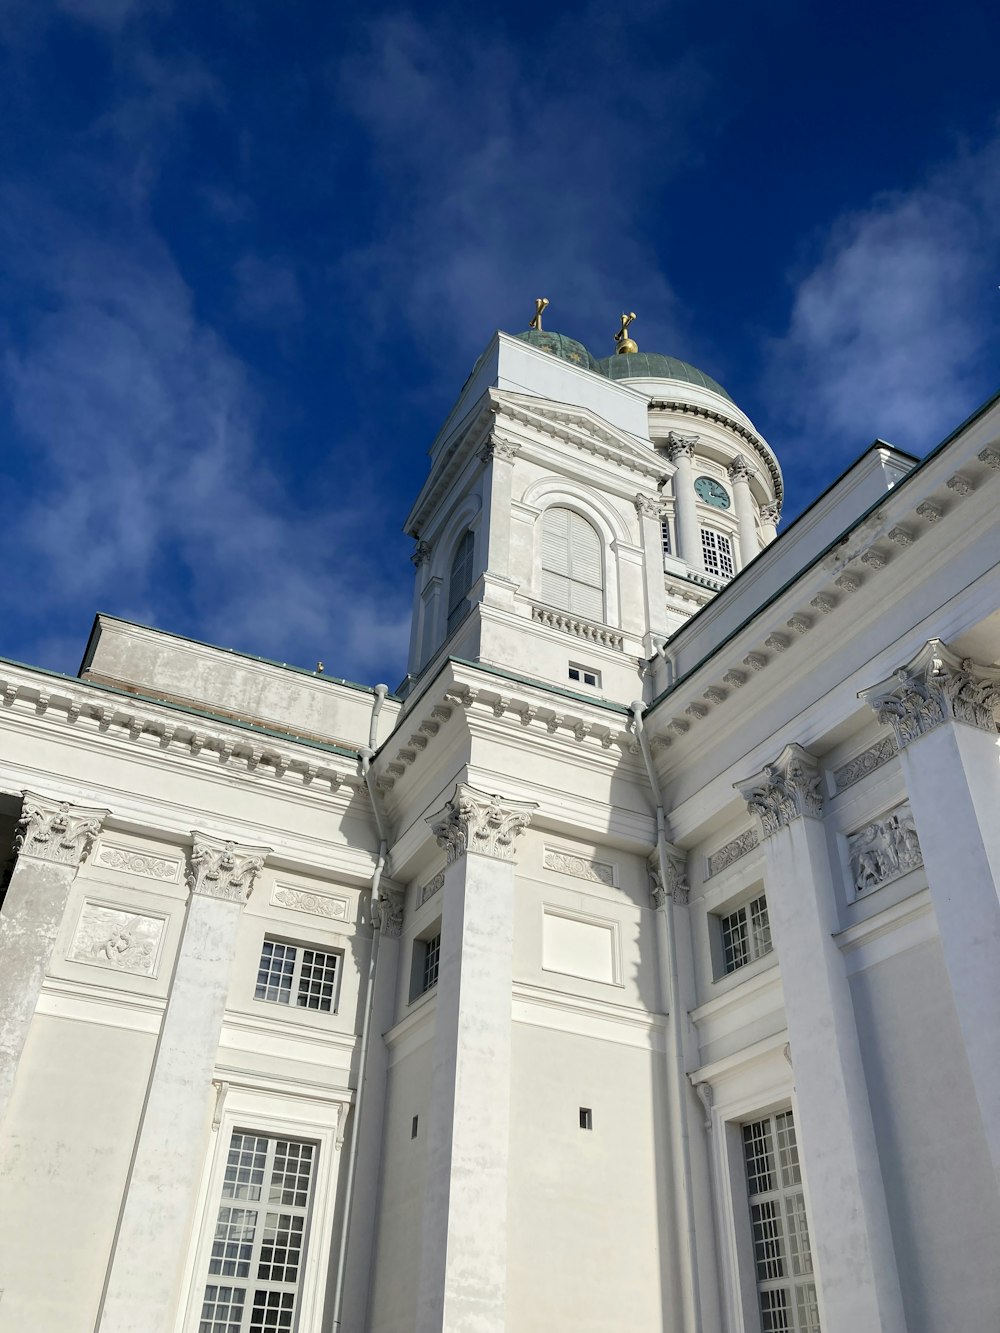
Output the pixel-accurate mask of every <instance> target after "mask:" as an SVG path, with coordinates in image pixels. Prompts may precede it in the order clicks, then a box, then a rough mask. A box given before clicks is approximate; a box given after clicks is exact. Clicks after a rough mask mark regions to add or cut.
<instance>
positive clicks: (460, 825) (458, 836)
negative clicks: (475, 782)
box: [427, 782, 538, 865]
mask: <svg viewBox="0 0 1000 1333" xmlns="http://www.w3.org/2000/svg"><path fill="white" fill-rule="evenodd" d="M537 809H538V806H537V805H536V804H535V803H534V801H505V800H502V799H501V798H500V797H499V796H495V795H490V794H489V793H488V792H484V791H477V790H476V788H475V787H469V786H466V784H465V783H464V782H460V783H458V785H457V786H456V787H455V794H454V796H453V797H452V798H451V800H450V801H449V802H448V804H447V805H446V806H445V807H444V809H443V810H442V811H441V812H440V813H439V814H436V815H432V816H431V818H430V819H428V821H427V822H428V824H430V826H431V830H432V832H433V833H434V836H435V838H437V840H438V843H439V844H440V846H441V847H443V848H444V850H445V852H446V854H447V856H448V864H449V865H451V863H452V861H457V860H458V858H459V857H460V856H464V855H465V854H466V852H477V853H478V854H479V855H480V856H492V857H493V858H494V859H495V860H498V861H513V859H514V839H515V838H516V837H517V836H518V835H519V834H521V833H523V832H524V830H525V829H526V828H527V827H528V825H529V824H530V823H531V816H532V815H533V814H534V812H535V810H537Z"/></svg>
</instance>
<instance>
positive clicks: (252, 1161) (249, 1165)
mask: <svg viewBox="0 0 1000 1333" xmlns="http://www.w3.org/2000/svg"><path fill="white" fill-rule="evenodd" d="M266 1158H267V1139H258V1138H255V1137H254V1136H253V1135H252V1134H234V1135H233V1141H232V1143H231V1144H230V1145H229V1161H228V1162H227V1163H226V1178H225V1181H224V1183H223V1186H222V1197H223V1198H224V1199H259V1198H260V1191H261V1186H262V1185H263V1183H264V1162H265V1160H266Z"/></svg>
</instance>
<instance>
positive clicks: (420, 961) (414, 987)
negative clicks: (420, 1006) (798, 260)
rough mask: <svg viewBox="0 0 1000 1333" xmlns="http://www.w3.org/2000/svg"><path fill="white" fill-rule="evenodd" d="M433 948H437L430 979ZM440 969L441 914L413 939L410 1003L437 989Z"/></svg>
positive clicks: (414, 1002)
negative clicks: (429, 978)
mask: <svg viewBox="0 0 1000 1333" xmlns="http://www.w3.org/2000/svg"><path fill="white" fill-rule="evenodd" d="M432 950H436V957H435V958H434V960H433V962H432V963H431V966H432V967H433V970H434V975H433V978H432V979H431V980H430V981H428V980H427V970H428V959H429V955H430V953H431V951H432ZM440 970H441V918H440V916H439V917H438V918H437V919H436V920H435V921H433V922H431V923H430V924H429V925H427V926H425V927H424V929H423V930H422V931H421V932H420V934H419V935H418V936H417V937H416V939H415V940H414V941H413V947H412V949H411V951H410V998H409V1003H410V1004H416V1003H417V1001H418V1000H422V999H423V998H424V997H425V996H427V995H430V993H431V991H433V990H435V989H436V987H437V983H438V976H439V975H440Z"/></svg>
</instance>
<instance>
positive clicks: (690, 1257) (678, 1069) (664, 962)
mask: <svg viewBox="0 0 1000 1333" xmlns="http://www.w3.org/2000/svg"><path fill="white" fill-rule="evenodd" d="M643 708H644V705H643V704H642V702H641V701H636V702H635V703H633V704H632V705H631V713H632V722H633V725H634V727H635V734H636V736H637V737H638V740H639V748H640V749H641V751H642V758H643V761H644V763H645V765H646V774H647V776H648V778H649V785H650V788H651V789H652V793H653V801H654V803H655V805H656V852H657V861H658V864H659V870H660V884H661V885H662V888H663V906H662V907H660V908H657V911H656V928H657V945H658V952H659V957H660V966H661V970H664V971H665V972H666V976H665V977H662V975H661V981H662V982H664V983H665V985H664V989H665V990H666V993H667V997H668V999H667V1003H668V1005H669V1018H670V1051H671V1055H672V1057H673V1066H674V1067H673V1077H672V1079H671V1081H670V1091H671V1094H672V1098H671V1100H672V1101H673V1116H672V1121H673V1133H672V1135H671V1137H672V1139H673V1145H672V1146H673V1152H672V1154H671V1156H672V1159H673V1164H674V1189H675V1193H676V1197H677V1233H678V1236H679V1238H680V1250H681V1255H680V1258H681V1293H682V1297H683V1302H684V1327H685V1329H686V1330H687V1333H702V1321H701V1301H700V1300H699V1297H698V1242H697V1237H696V1235H695V1223H694V1190H693V1188H692V1170H691V1140H690V1135H689V1132H688V1107H687V1071H686V1070H685V1068H684V1064H685V1060H684V1014H683V1010H682V1001H681V983H680V976H679V974H678V970H677V935H676V931H675V923H674V900H673V895H672V894H671V893H670V890H669V888H668V887H667V886H668V885H669V883H670V870H669V852H668V849H667V817H666V815H665V814H664V811H663V793H662V792H661V791H660V782H659V779H658V778H657V776H656V768H655V767H654V765H653V756H652V754H651V753H650V749H649V741H648V739H647V737H646V732H645V729H644V728H643V725H642V714H643Z"/></svg>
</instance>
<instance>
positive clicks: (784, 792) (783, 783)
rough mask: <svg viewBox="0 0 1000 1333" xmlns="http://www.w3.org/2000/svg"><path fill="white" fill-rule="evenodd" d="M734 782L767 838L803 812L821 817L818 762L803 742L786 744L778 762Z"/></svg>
mask: <svg viewBox="0 0 1000 1333" xmlns="http://www.w3.org/2000/svg"><path fill="white" fill-rule="evenodd" d="M733 785H734V786H735V787H736V790H737V791H738V792H739V793H740V795H741V796H742V797H743V799H744V800H745V801H746V803H747V809H748V810H749V811H750V813H751V814H752V815H756V817H757V820H758V822H759V823H760V829H761V834H762V835H763V837H765V838H769V837H770V836H771V834H772V833H777V832H778V830H779V829H782V828H784V827H785V826H786V825H788V824H791V823H792V822H793V820H796V819H799V818H801V817H802V816H803V815H810V816H811V817H812V818H814V819H818V818H819V816H820V814H821V812H822V810H823V789H822V786H821V784H820V777H819V765H818V764H817V762H816V760H815V759H814V758H813V757H812V755H811V754H809V753H808V752H807V751H806V750H803V748H802V746H801V745H794V744H793V745H786V746H785V748H784V749H783V750H782V752H781V754H780V755H778V758H777V760H776V761H775V763H773V764H767V765H766V766H765V767H764V768H763V769H761V771H760V772H759V773H755V774H754V776H753V777H751V778H747V779H746V780H745V781H744V782H737V783H734V784H733Z"/></svg>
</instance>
